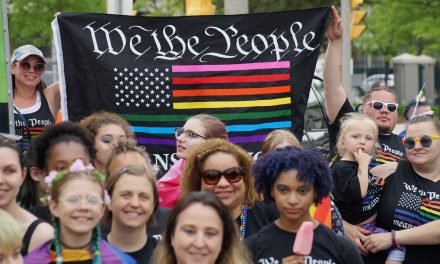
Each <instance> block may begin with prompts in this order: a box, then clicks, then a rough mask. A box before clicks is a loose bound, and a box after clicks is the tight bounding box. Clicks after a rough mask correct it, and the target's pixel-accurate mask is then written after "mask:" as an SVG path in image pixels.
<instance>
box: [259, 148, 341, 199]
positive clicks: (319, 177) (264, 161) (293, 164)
mask: <svg viewBox="0 0 440 264" xmlns="http://www.w3.org/2000/svg"><path fill="white" fill-rule="evenodd" d="M289 170H297V171H298V174H297V177H298V179H299V180H300V181H305V182H307V183H310V184H313V186H314V188H315V192H316V194H317V199H316V201H315V203H316V204H319V203H320V202H321V200H322V198H324V197H325V196H327V195H329V193H330V190H331V187H332V181H331V177H330V169H329V167H328V164H327V162H326V161H325V158H324V157H323V156H322V154H321V152H320V151H319V150H317V149H312V148H304V149H300V148H295V147H286V148H281V149H275V150H273V151H270V152H269V153H268V154H266V155H264V156H261V157H260V158H259V159H258V160H257V161H256V163H255V165H254V168H253V173H254V177H255V189H256V191H257V192H260V193H262V194H263V196H264V200H265V201H273V197H272V196H271V190H272V188H273V185H274V184H275V181H276V179H277V178H278V176H279V175H280V174H281V173H283V172H286V171H289Z"/></svg>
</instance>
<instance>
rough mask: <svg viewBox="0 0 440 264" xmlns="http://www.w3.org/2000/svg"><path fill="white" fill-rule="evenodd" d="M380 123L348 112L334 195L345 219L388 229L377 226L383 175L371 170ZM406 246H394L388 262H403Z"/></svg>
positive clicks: (374, 229)
mask: <svg viewBox="0 0 440 264" xmlns="http://www.w3.org/2000/svg"><path fill="white" fill-rule="evenodd" d="M377 137H378V127H377V125H376V123H375V122H374V121H373V120H372V119H371V118H370V117H368V116H366V115H364V114H361V113H350V114H347V115H346V116H345V117H344V118H343V119H342V123H341V129H340V133H339V137H338V141H337V145H336V146H337V148H338V152H339V155H340V156H341V157H342V158H341V160H339V161H337V162H335V163H334V164H333V165H332V166H331V171H332V177H333V182H334V189H333V196H334V198H335V203H336V206H337V207H338V208H339V210H340V212H341V215H342V219H343V220H345V221H347V222H348V223H350V224H352V225H360V226H361V227H362V228H364V229H366V230H369V231H372V232H373V233H382V232H386V231H385V230H383V229H380V228H378V227H376V226H375V221H376V217H377V209H378V205H379V200H380V193H381V191H382V187H383V183H384V181H383V180H384V179H383V178H381V177H377V176H374V175H372V174H371V173H370V170H369V163H370V161H371V159H372V156H371V155H372V154H373V153H374V151H375V147H376V144H377ZM404 258H405V252H404V250H403V251H402V250H391V251H390V254H389V256H388V262H387V263H400V261H403V260H404Z"/></svg>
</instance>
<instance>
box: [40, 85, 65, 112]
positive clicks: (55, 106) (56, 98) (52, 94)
mask: <svg viewBox="0 0 440 264" xmlns="http://www.w3.org/2000/svg"><path fill="white" fill-rule="evenodd" d="M44 96H46V100H47V103H48V104H49V108H50V112H51V113H52V116H53V118H54V119H55V120H56V119H57V116H58V112H59V111H60V108H61V96H60V85H59V83H58V82H54V83H52V84H51V85H49V86H48V87H46V89H44Z"/></svg>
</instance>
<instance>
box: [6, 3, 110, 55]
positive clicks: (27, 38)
mask: <svg viewBox="0 0 440 264" xmlns="http://www.w3.org/2000/svg"><path fill="white" fill-rule="evenodd" d="M7 2H8V23H9V39H10V46H11V49H12V50H13V49H14V48H16V47H18V46H21V45H25V44H33V45H35V46H38V47H40V48H41V49H42V50H43V52H44V53H47V54H48V53H49V51H50V47H51V38H52V28H51V26H50V23H51V22H52V20H53V18H54V14H55V13H56V12H88V13H94V12H95V13H102V12H105V10H106V0H93V1H82V0H81V1H79V0H63V1H59V0H44V1H39V0H8V1H7Z"/></svg>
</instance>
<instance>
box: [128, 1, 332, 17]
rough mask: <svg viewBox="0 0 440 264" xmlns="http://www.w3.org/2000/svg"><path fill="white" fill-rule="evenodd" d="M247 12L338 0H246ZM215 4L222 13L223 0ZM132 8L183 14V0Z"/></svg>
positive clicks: (138, 4)
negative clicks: (247, 3)
mask: <svg viewBox="0 0 440 264" xmlns="http://www.w3.org/2000/svg"><path fill="white" fill-rule="evenodd" d="M248 1H249V13H261V12H276V11H286V10H296V9H305V8H313V7H320V6H325V5H331V4H335V3H337V2H339V1H338V0H333V1H329V0H295V1H286V0H248ZM212 3H213V4H214V5H215V6H216V12H215V13H216V14H217V15H222V14H224V0H212ZM134 9H136V10H139V11H140V12H141V13H142V14H144V15H151V16H164V15H184V14H185V1H184V0H165V1H164V0H136V2H135V4H134Z"/></svg>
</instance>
